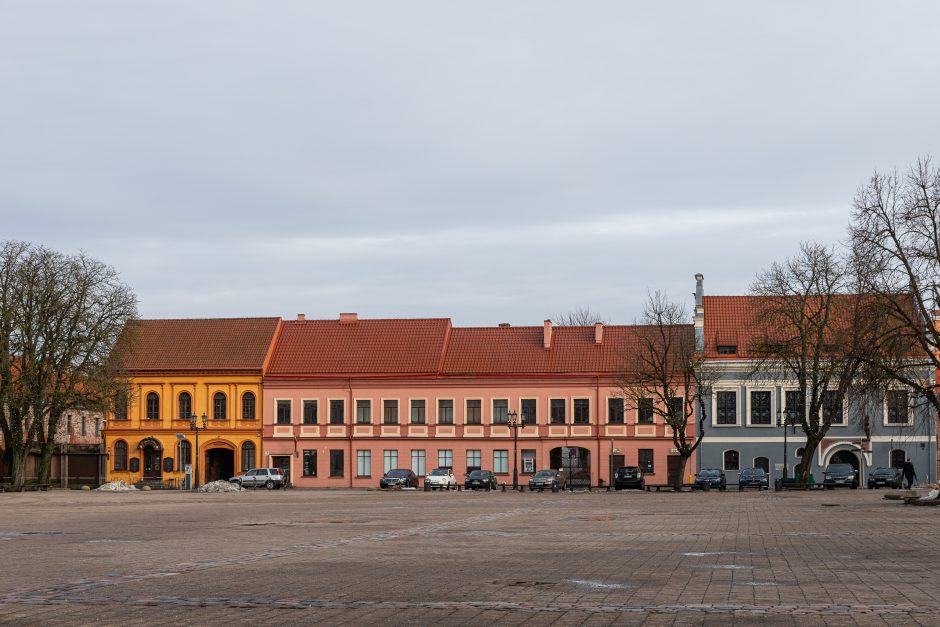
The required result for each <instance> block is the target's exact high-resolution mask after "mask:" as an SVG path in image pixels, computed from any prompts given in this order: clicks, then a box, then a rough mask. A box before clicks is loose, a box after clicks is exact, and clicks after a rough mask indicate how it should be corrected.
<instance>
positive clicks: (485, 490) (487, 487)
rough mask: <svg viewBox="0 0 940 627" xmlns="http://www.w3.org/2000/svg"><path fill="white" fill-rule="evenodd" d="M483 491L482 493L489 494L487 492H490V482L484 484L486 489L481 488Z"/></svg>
mask: <svg viewBox="0 0 940 627" xmlns="http://www.w3.org/2000/svg"><path fill="white" fill-rule="evenodd" d="M483 491H484V492H489V491H490V482H489V481H487V482H486V487H485V488H483Z"/></svg>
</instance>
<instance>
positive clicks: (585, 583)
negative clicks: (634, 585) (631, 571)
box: [567, 579, 631, 590]
mask: <svg viewBox="0 0 940 627" xmlns="http://www.w3.org/2000/svg"><path fill="white" fill-rule="evenodd" d="M567 583H573V584H574V585H576V586H578V587H579V588H587V589H588V590H622V589H624V588H629V587H631V586H628V585H627V584H625V583H613V582H608V581H594V580H592V579H568V580H567Z"/></svg>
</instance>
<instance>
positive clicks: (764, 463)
mask: <svg viewBox="0 0 940 627" xmlns="http://www.w3.org/2000/svg"><path fill="white" fill-rule="evenodd" d="M754 468H763V469H764V472H766V473H768V474H770V460H769V459H767V458H766V457H755V458H754Z"/></svg>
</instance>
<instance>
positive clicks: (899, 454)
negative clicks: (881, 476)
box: [891, 448, 907, 468]
mask: <svg viewBox="0 0 940 627" xmlns="http://www.w3.org/2000/svg"><path fill="white" fill-rule="evenodd" d="M906 460H907V453H905V452H904V451H903V450H902V449H899V448H896V449H894V450H893V451H891V467H892V468H904V462H905V461H906Z"/></svg>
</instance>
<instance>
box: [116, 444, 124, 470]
mask: <svg viewBox="0 0 940 627" xmlns="http://www.w3.org/2000/svg"><path fill="white" fill-rule="evenodd" d="M114 469H115V470H127V442H125V441H124V440H118V441H117V442H115V443H114Z"/></svg>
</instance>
